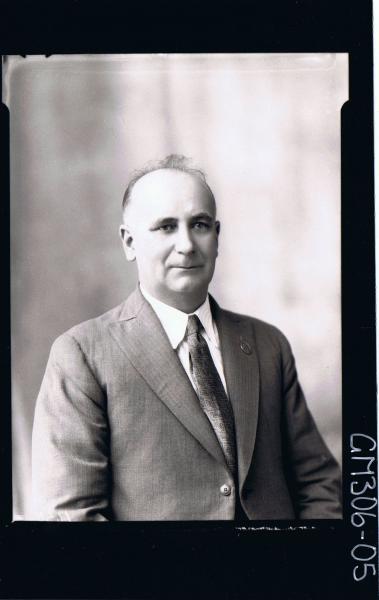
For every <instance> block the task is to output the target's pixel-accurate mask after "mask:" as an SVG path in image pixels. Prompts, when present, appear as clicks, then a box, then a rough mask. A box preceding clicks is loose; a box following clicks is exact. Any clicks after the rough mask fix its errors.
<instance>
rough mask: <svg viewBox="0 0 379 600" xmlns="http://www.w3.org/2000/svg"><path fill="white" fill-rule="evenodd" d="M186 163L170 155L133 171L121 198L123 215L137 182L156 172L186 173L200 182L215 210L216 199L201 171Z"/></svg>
mask: <svg viewBox="0 0 379 600" xmlns="http://www.w3.org/2000/svg"><path fill="white" fill-rule="evenodd" d="M188 162H189V159H188V158H186V157H185V156H182V155H176V154H172V155H169V156H167V157H166V158H165V159H163V160H161V161H158V162H155V163H149V164H148V165H147V166H146V167H145V168H142V169H140V170H138V171H135V172H134V174H133V175H132V177H131V179H130V181H129V183H128V185H127V187H126V190H125V193H124V196H123V200H122V211H123V213H124V212H125V210H126V208H127V207H128V205H129V204H130V202H131V199H132V192H133V189H134V186H135V185H136V184H137V183H138V181H140V180H142V179H143V178H144V177H146V175H150V174H152V173H156V172H158V171H177V172H179V173H186V174H187V175H190V176H191V177H193V178H194V179H195V180H197V181H199V182H200V184H201V185H202V187H203V188H204V189H205V191H206V192H207V194H208V196H209V197H210V199H211V200H212V202H213V204H214V207H215V209H216V199H215V197H214V194H213V192H212V190H211V188H210V186H209V185H208V182H207V180H206V177H205V174H204V172H203V171H202V170H201V169H198V168H195V167H192V166H189V165H188Z"/></svg>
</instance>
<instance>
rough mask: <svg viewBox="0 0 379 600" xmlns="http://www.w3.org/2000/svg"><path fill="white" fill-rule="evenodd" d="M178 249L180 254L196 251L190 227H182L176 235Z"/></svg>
mask: <svg viewBox="0 0 379 600" xmlns="http://www.w3.org/2000/svg"><path fill="white" fill-rule="evenodd" d="M175 245H176V251H177V252H179V253H180V254H191V253H192V252H194V249H195V248H194V243H193V239H192V232H191V230H190V229H189V228H188V227H181V228H179V229H178V231H177V235H176V244H175Z"/></svg>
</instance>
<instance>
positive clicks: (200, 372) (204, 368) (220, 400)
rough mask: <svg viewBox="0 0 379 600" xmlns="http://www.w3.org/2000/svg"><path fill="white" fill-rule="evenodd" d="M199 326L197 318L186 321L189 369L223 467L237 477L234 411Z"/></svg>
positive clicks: (191, 316) (194, 316) (193, 317)
mask: <svg viewBox="0 0 379 600" xmlns="http://www.w3.org/2000/svg"><path fill="white" fill-rule="evenodd" d="M201 329H202V325H201V322H200V320H199V318H198V317H197V316H196V315H190V316H189V317H188V324H187V343H188V349H189V355H190V368H191V374H192V376H193V380H194V382H195V385H196V389H197V394H198V397H199V402H200V406H201V408H202V409H203V411H204V412H205V414H206V416H207V417H208V419H209V421H210V423H211V425H212V427H213V429H214V432H215V434H216V436H217V439H218V441H219V443H220V445H221V448H222V450H223V452H224V456H225V459H226V463H227V465H228V467H229V469H230V470H231V472H232V474H233V476H236V463H237V461H236V445H235V431H234V418H233V410H232V407H231V404H230V402H229V399H228V397H227V395H226V393H225V390H224V386H223V384H222V382H221V379H220V375H219V374H218V371H217V369H216V367H215V365H214V362H213V360H212V357H211V353H210V351H209V348H208V344H207V342H206V341H205V339H204V338H203V336H202V335H201V333H200V331H201Z"/></svg>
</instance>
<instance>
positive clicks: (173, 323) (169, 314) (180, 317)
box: [140, 286, 228, 393]
mask: <svg viewBox="0 0 379 600" xmlns="http://www.w3.org/2000/svg"><path fill="white" fill-rule="evenodd" d="M140 288H141V292H142V294H143V296H144V297H145V298H146V300H147V301H148V302H149V304H150V305H151V307H152V308H153V310H154V312H155V313H156V315H157V317H158V319H159V320H160V322H161V324H162V327H163V329H164V330H165V332H166V335H167V337H168V339H169V341H170V344H171V346H172V347H173V349H174V350H176V353H177V355H178V357H179V360H180V362H181V363H182V365H183V368H184V370H185V372H186V373H187V375H188V377H189V380H190V382H191V383H192V387H193V388H194V390H195V391H196V385H195V382H194V381H193V379H192V375H191V370H190V357H189V350H188V343H187V340H186V338H185V333H186V329H187V323H188V317H189V315H188V314H187V313H184V312H182V311H181V310H178V309H177V308H174V307H173V306H169V305H168V304H165V303H164V302H161V301H160V300H157V299H156V298H154V297H153V296H152V295H151V294H149V293H148V292H147V291H146V290H145V289H143V287H142V286H140ZM191 314H193V315H197V316H198V318H199V319H200V322H201V324H202V326H203V328H204V329H203V330H202V332H201V334H202V336H203V338H204V339H205V341H206V342H207V344H208V348H209V351H210V353H211V356H212V360H213V362H214V365H215V367H216V369H217V371H218V374H219V375H220V378H221V381H222V383H223V386H224V389H225V392H226V393H228V390H227V387H226V381H225V375H224V368H223V365H222V356H221V348H220V339H219V335H218V331H217V327H216V323H215V322H214V320H213V317H212V313H211V308H210V305H209V298H208V296H207V297H206V300H205V302H204V304H202V305H201V306H199V308H198V309H197V310H195V312H193V313H191Z"/></svg>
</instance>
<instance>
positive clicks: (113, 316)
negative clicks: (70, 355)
mask: <svg viewBox="0 0 379 600" xmlns="http://www.w3.org/2000/svg"><path fill="white" fill-rule="evenodd" d="M124 305H125V301H124V302H122V303H121V304H119V305H118V306H115V307H114V308H112V309H110V310H108V311H106V312H105V313H103V314H101V315H99V316H97V317H94V318H91V319H87V320H86V321H82V322H81V323H78V324H77V325H74V326H73V327H70V329H67V331H65V332H63V333H62V334H61V335H59V336H58V337H57V338H56V340H55V341H54V343H53V345H52V348H53V349H55V350H59V349H60V348H64V347H65V346H67V345H72V344H74V345H78V346H80V347H85V346H87V345H88V344H93V343H96V342H97V341H100V340H102V339H103V338H104V336H105V335H107V329H108V325H109V324H110V323H112V322H113V321H117V320H118V319H119V318H120V316H121V313H122V310H123V308H124Z"/></svg>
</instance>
